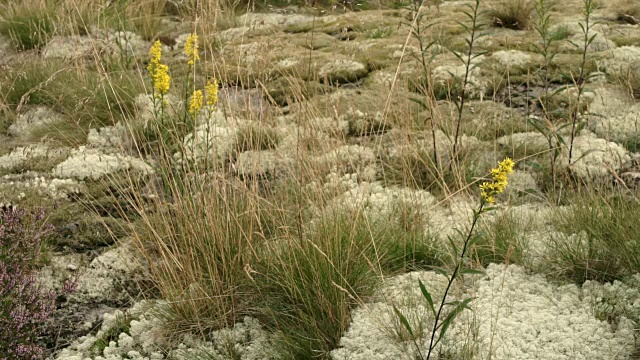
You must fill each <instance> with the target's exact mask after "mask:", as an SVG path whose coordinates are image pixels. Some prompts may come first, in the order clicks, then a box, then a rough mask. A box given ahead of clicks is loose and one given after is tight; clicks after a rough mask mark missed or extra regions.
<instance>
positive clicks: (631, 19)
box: [610, 0, 640, 25]
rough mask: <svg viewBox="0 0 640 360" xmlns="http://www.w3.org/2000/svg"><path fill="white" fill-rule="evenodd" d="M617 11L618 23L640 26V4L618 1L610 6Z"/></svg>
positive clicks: (633, 0)
mask: <svg viewBox="0 0 640 360" xmlns="http://www.w3.org/2000/svg"><path fill="white" fill-rule="evenodd" d="M610 6H611V7H612V8H614V9H615V12H616V17H617V19H618V21H622V22H625V23H628V24H632V25H640V3H638V2H637V1H635V0H618V1H614V2H612V3H611V5H610Z"/></svg>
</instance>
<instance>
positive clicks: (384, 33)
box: [366, 26, 393, 39]
mask: <svg viewBox="0 0 640 360" xmlns="http://www.w3.org/2000/svg"><path fill="white" fill-rule="evenodd" d="M391 34H393V29H392V28H391V27H389V26H381V27H377V28H375V29H372V30H369V31H367V33H366V35H367V38H369V39H384V38H388V37H389V36H391Z"/></svg>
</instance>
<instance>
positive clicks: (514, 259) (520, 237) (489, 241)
mask: <svg viewBox="0 0 640 360" xmlns="http://www.w3.org/2000/svg"><path fill="white" fill-rule="evenodd" d="M527 228H528V224H527V222H526V220H523V219H521V215H520V214H515V213H514V212H512V211H505V212H502V213H500V214H497V215H496V216H495V218H494V219H492V220H491V221H488V222H487V223H485V224H484V226H483V228H482V237H481V238H480V240H479V241H478V242H477V243H476V244H475V246H474V247H473V249H472V250H471V254H472V257H473V258H475V259H476V261H478V263H480V264H482V266H484V267H486V266H488V265H489V264H490V263H498V264H500V263H505V264H518V265H526V261H525V251H526V245H527V239H526V231H527Z"/></svg>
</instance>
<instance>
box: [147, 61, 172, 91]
mask: <svg viewBox="0 0 640 360" xmlns="http://www.w3.org/2000/svg"><path fill="white" fill-rule="evenodd" d="M151 76H152V78H153V87H154V89H155V91H156V96H157V97H161V96H164V95H166V94H167V93H168V92H169V88H170V87H171V76H169V67H168V66H167V65H164V64H157V65H156V69H155V73H154V74H151Z"/></svg>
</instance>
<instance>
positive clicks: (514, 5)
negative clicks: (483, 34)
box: [488, 0, 536, 30]
mask: <svg viewBox="0 0 640 360" xmlns="http://www.w3.org/2000/svg"><path fill="white" fill-rule="evenodd" d="M535 6H536V5H535V1H533V0H501V1H500V2H498V4H496V5H495V6H494V7H493V8H492V9H491V10H489V12H488V15H489V16H491V23H492V24H493V26H497V27H503V28H507V29H513V30H526V29H528V28H529V26H530V24H531V14H532V13H533V10H534V9H535Z"/></svg>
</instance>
